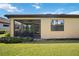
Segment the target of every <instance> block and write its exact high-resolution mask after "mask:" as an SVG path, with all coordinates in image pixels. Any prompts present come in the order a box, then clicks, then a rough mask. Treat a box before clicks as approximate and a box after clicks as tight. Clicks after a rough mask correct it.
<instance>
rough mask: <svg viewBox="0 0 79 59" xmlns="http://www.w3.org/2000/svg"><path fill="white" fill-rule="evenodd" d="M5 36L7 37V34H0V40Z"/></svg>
mask: <svg viewBox="0 0 79 59" xmlns="http://www.w3.org/2000/svg"><path fill="white" fill-rule="evenodd" d="M6 35H8V33H4V34H0V38H1V37H6Z"/></svg>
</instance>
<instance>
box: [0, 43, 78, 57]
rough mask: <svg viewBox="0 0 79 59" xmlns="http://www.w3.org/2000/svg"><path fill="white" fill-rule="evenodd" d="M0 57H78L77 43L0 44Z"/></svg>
mask: <svg viewBox="0 0 79 59" xmlns="http://www.w3.org/2000/svg"><path fill="white" fill-rule="evenodd" d="M0 56H79V43H50V44H49V43H39V44H38V43H25V44H24V43H18V44H5V43H0Z"/></svg>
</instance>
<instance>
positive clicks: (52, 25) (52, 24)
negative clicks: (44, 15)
mask: <svg viewBox="0 0 79 59" xmlns="http://www.w3.org/2000/svg"><path fill="white" fill-rule="evenodd" d="M56 20H57V24H55V25H53V21H56ZM59 20H63V24H62V25H63V30H58V29H57V30H56V29H53V26H56V25H58V21H59ZM56 28H57V27H56ZM51 31H64V19H52V21H51Z"/></svg>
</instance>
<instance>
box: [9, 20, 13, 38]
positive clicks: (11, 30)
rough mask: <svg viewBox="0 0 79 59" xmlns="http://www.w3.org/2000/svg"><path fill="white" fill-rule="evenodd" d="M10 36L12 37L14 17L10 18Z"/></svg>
mask: <svg viewBox="0 0 79 59" xmlns="http://www.w3.org/2000/svg"><path fill="white" fill-rule="evenodd" d="M10 36H11V37H14V19H10Z"/></svg>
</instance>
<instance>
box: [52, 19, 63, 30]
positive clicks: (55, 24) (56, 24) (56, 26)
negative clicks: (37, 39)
mask: <svg viewBox="0 0 79 59" xmlns="http://www.w3.org/2000/svg"><path fill="white" fill-rule="evenodd" d="M51 30H52V31H64V20H52V22H51Z"/></svg>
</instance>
